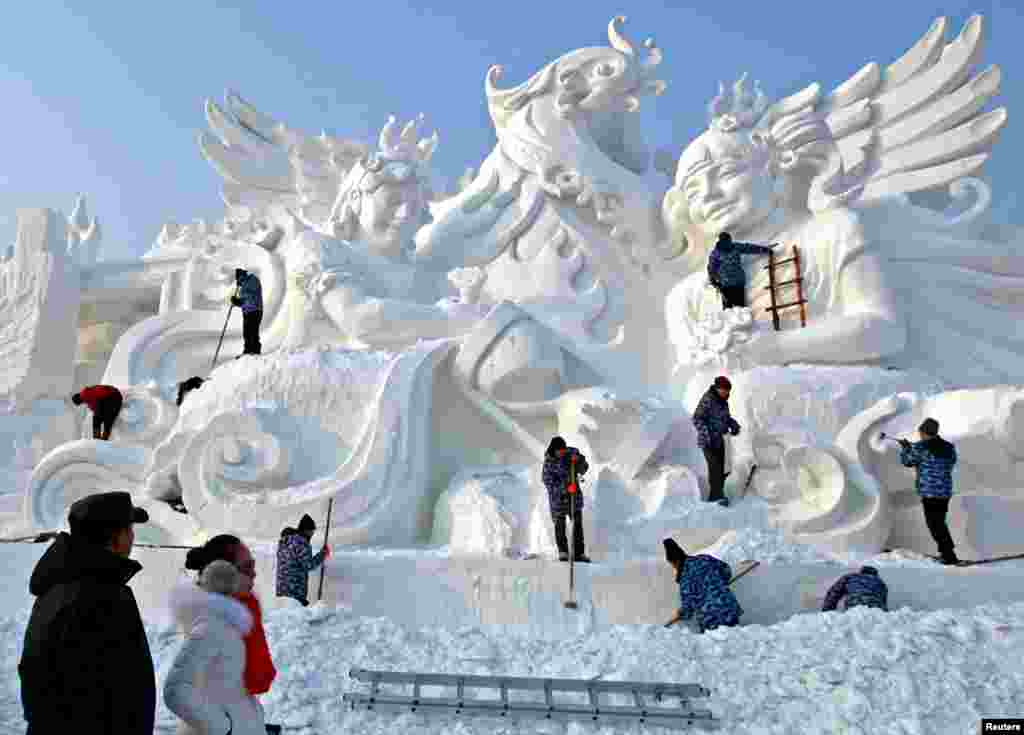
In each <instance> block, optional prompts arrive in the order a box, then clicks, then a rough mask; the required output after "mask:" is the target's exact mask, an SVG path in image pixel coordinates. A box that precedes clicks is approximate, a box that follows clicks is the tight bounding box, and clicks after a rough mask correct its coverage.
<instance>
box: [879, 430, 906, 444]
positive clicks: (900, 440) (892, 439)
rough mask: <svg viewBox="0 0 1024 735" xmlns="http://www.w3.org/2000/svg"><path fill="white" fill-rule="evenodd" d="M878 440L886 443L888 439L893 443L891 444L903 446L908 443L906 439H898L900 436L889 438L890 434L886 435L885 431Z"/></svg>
mask: <svg viewBox="0 0 1024 735" xmlns="http://www.w3.org/2000/svg"><path fill="white" fill-rule="evenodd" d="M878 438H879V439H882V440H883V441H884V440H885V439H888V440H889V441H891V442H897V443H898V444H902V443H903V442H905V441H907V440H906V439H901V438H900V437H898V436H889V435H888V434H886V433H885V432H884V431H883V432H882V433H880V434H879V435H878Z"/></svg>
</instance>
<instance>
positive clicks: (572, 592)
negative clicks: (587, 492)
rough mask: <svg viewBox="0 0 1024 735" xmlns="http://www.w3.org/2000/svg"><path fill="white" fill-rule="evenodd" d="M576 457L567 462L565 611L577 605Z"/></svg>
mask: <svg viewBox="0 0 1024 735" xmlns="http://www.w3.org/2000/svg"><path fill="white" fill-rule="evenodd" d="M577 489H578V488H577V487H576V455H575V454H574V455H572V457H571V458H570V460H569V487H568V488H567V490H568V491H569V505H570V509H569V534H570V535H569V599H568V600H566V602H565V608H566V609H567V610H578V609H579V605H577V604H576V576H575V570H574V566H575V561H576V522H577V520H578V519H577V518H576V491H577Z"/></svg>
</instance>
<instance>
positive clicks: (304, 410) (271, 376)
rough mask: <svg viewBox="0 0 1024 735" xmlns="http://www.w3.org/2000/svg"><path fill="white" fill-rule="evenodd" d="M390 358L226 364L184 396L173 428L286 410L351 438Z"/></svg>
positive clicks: (304, 357)
mask: <svg viewBox="0 0 1024 735" xmlns="http://www.w3.org/2000/svg"><path fill="white" fill-rule="evenodd" d="M394 359H395V356H394V355H391V354H389V353H385V352H365V351H349V350H328V349H320V350H305V351H303V352H291V353H287V352H282V353H275V354H272V355H264V356H262V357H261V358H260V359H259V360H252V359H241V360H232V361H229V362H225V363H223V364H221V365H220V366H218V367H217V369H216V370H214V371H213V373H212V374H211V375H210V378H209V380H207V381H206V382H205V383H203V385H202V387H201V388H200V389H199V390H196V391H192V392H191V393H189V394H188V397H187V398H186V399H185V403H184V404H183V405H182V413H181V417H180V418H179V420H178V425H177V427H175V428H176V431H189V430H192V431H195V430H198V429H200V428H202V427H203V426H205V425H206V424H207V423H208V422H209V421H210V420H211V419H212V418H214V417H215V416H217V415H219V414H222V413H227V412H243V413H244V412H246V411H252V410H261V409H262V410H263V411H265V412H268V413H269V412H271V411H273V412H275V413H278V412H279V411H280V409H281V408H282V407H287V412H288V414H289V415H291V416H293V417H294V416H312V417H317V418H320V419H322V420H324V421H325V422H327V423H330V422H331V420H332V419H333V423H330V425H329V426H327V427H325V428H326V429H327V430H328V431H332V430H334V429H336V431H332V433H338V434H342V435H351V434H352V433H353V429H354V428H356V427H359V426H362V425H363V424H364V423H365V422H366V417H365V416H364V413H365V412H366V411H367V410H370V409H371V408H372V407H373V406H374V404H375V401H374V398H375V397H376V395H377V393H378V392H379V390H380V383H381V380H382V379H383V378H384V375H385V373H386V371H387V367H388V365H390V364H391V362H392V361H393V360H394ZM282 420H283V417H282Z"/></svg>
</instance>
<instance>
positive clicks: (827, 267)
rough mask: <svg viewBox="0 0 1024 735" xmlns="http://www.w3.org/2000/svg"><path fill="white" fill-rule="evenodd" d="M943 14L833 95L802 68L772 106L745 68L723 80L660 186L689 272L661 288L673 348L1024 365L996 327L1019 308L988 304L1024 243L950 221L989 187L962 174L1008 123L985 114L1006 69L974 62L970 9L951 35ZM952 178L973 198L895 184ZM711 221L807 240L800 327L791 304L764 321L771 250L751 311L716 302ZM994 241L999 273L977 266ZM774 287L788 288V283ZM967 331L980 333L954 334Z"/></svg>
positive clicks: (983, 372) (760, 235)
mask: <svg viewBox="0 0 1024 735" xmlns="http://www.w3.org/2000/svg"><path fill="white" fill-rule="evenodd" d="M945 25H946V24H945V20H944V19H940V20H938V21H936V22H935V23H934V24H933V25H932V27H931V29H930V30H929V31H928V33H927V34H926V35H925V37H924V38H922V39H921V41H919V42H918V44H916V45H915V46H914V47H913V48H911V49H910V50H909V51H908V52H907V53H906V54H905V55H904V56H903V57H902V58H900V59H899V60H897V61H896V62H895V63H893V64H892V65H890V66H889V67H887V68H886V69H884V70H883V69H882V68H881V67H879V65H878V64H875V63H871V64H868V65H867V66H865V67H864V68H863V69H861V70H860V71H859V72H858V73H857V74H855V75H854V76H853V77H851V78H850V79H849V80H848V81H846V82H845V83H843V84H842V85H840V86H839V87H837V88H836V89H835V90H834V91H833V92H832V93H831V94H830V95H828V96H825V95H823V94H822V92H821V87H820V86H819V85H818V84H813V85H811V86H809V87H807V88H806V89H804V90H802V91H800V92H798V93H796V94H794V95H792V96H790V97H787V98H785V99H783V100H780V101H778V102H776V103H775V104H772V105H769V104H768V103H767V100H766V99H765V97H764V94H763V93H762V92H761V91H760V88H759V87H757V86H756V85H755V86H754V88H753V89H751V88H750V86H749V85H748V84H747V83H746V79H745V78H742V79H740V81H739V82H737V83H736V84H735V85H734V87H733V89H732V90H731V92H727V91H726V90H725V88H724V87H722V89H721V92H720V94H719V95H718V96H717V97H716V98H715V99H714V100H713V101H712V103H711V105H710V108H709V111H710V118H711V123H710V126H709V128H708V130H707V132H705V133H704V134H703V135H701V136H700V137H699V138H698V139H697V140H696V141H694V142H693V143H692V144H691V145H690V146H689V147H688V148H687V150H686V151H685V152H684V153H683V155H682V157H681V158H680V160H679V165H678V168H677V171H676V178H675V185H674V187H673V188H672V189H671V190H670V191H669V192H668V193H667V194H666V196H665V201H664V216H665V218H666V221H667V222H668V224H669V226H670V228H671V229H672V232H673V237H674V238H675V240H676V241H677V242H678V244H679V245H680V247H685V248H686V253H685V256H686V258H687V260H688V261H689V262H690V264H691V267H692V268H693V269H694V270H695V271H696V272H694V273H693V274H692V275H690V276H689V277H688V278H687V279H685V280H684V281H683V282H682V283H681V284H679V286H677V287H676V289H675V290H674V291H673V293H672V295H671V296H670V297H669V300H668V303H667V304H666V317H667V318H668V320H669V324H670V329H672V332H673V334H672V337H673V341H674V342H675V344H676V347H677V351H678V359H679V361H680V362H681V363H683V364H685V365H701V364H705V365H719V366H721V365H725V366H728V367H730V368H732V369H734V370H736V369H744V368H747V367H750V366H753V365H785V364H792V363H813V364H854V363H871V364H888V365H898V366H900V367H904V368H913V367H918V368H921V369H923V370H926V371H929V372H932V373H933V374H938V375H941V377H943V378H945V379H946V380H948V381H950V382H952V383H955V384H960V385H965V384H974V383H977V382H978V381H981V382H991V381H992V380H1000V379H1004V377H1005V376H1006V375H1007V374H1010V373H1019V372H1020V369H1021V368H1022V367H1024V362H1022V361H1021V356H1022V354H1024V351H1022V349H1021V348H1022V343H1021V342H1020V338H1019V337H1015V338H1010V339H1007V338H1006V335H1008V334H1010V333H1011V331H1014V330H1009V329H1008V327H1009V326H1010V324H1011V323H1012V322H1014V321H1015V320H1016V318H1017V317H1018V314H1017V311H1016V307H1013V306H1010V305H1005V306H1003V307H1002V308H999V309H996V308H994V306H993V300H994V299H995V298H996V297H997V296H996V292H997V290H999V289H1005V288H1011V289H1019V288H1021V285H1022V284H1024V280H1021V279H1020V278H1021V277H1022V276H1024V259H1021V257H1020V255H1019V254H1018V253H1015V252H1014V251H1013V249H1012V248H1009V247H998V246H995V245H994V244H992V243H983V242H978V241H976V240H972V239H967V238H964V237H962V236H957V235H958V234H959V232H960V230H958V228H960V227H961V226H962V225H963V224H965V223H967V222H969V221H970V220H972V219H974V218H976V217H977V216H978V215H980V214H981V212H982V211H983V210H984V209H985V207H986V206H987V203H988V199H989V197H988V193H987V190H986V186H985V184H983V183H982V182H980V181H978V180H976V179H969V178H965V177H969V176H970V175H972V174H974V173H975V172H977V171H978V170H979V169H980V167H981V166H982V164H983V163H984V162H985V160H986V159H987V158H988V153H987V151H988V149H989V148H990V147H991V146H992V144H993V143H994V141H995V139H996V137H997V135H998V133H999V131H1000V130H1001V129H1002V127H1003V126H1004V125H1005V122H1006V119H1007V115H1006V110H1005V109H1003V108H999V109H996V110H993V111H991V112H985V113H982V112H980V111H981V110H982V108H983V107H984V105H985V104H986V102H988V100H989V99H991V98H992V96H994V95H995V94H996V92H997V91H998V87H999V81H1000V72H999V69H998V67H990V68H989V69H987V70H985V71H983V72H981V73H980V74H976V75H975V74H973V67H974V65H975V64H977V63H978V62H979V61H980V59H981V46H982V43H981V41H982V21H981V18H980V17H977V16H975V17H973V18H971V19H970V20H969V21H968V22H967V23H966V24H965V26H964V28H963V30H962V31H961V33H960V35H959V36H958V37H957V38H956V39H955V40H954V41H952V42H951V43H949V44H945V43H944V42H943V41H944V33H945ZM946 185H950V191H951V193H952V194H953V195H954V197H956V198H960V199H962V198H965V196H966V192H968V191H974V192H977V193H978V198H979V202H978V204H977V205H976V206H975V207H973V208H972V209H971V210H970V211H969V212H965V213H962V214H961V215H959V216H957V217H949V218H944V217H940V216H937V215H936V214H935V213H934V212H931V211H929V210H925V209H923V208H921V207H917V206H914V205H913V204H911V203H910V200H909V199H908V198H907V196H906V195H907V194H912V193H915V192H922V191H935V190H938V189H940V188H941V187H944V186H946ZM721 231H730V232H731V233H732V234H733V235H734V237H736V239H739V240H750V241H758V242H779V243H784V244H787V246H788V245H789V244H797V245H799V246H800V248H801V255H802V258H803V262H804V266H805V270H804V272H803V273H802V274H801V275H802V277H803V279H804V280H803V285H804V294H805V298H807V300H808V304H807V313H808V325H807V327H806V328H804V329H800V328H794V323H793V317H794V316H795V311H793V310H790V311H789V312H788V313H787V312H783V313H782V316H783V317H784V321H783V323H784V326H785V327H786V328H784V329H783V331H779V332H776V331H773V330H772V329H771V328H770V326H769V323H770V313H769V312H768V311H766V306H767V305H768V303H769V290H768V273H767V270H766V269H765V268H764V265H765V262H766V259H764V258H758V259H754V258H751V259H748V261H747V264H746V267H747V270H748V281H747V289H748V294H749V303H750V304H751V307H750V315H746V314H736V315H729V316H728V317H726V318H723V317H722V316H721V314H720V312H721V305H720V301H719V299H718V296H717V294H716V293H715V292H714V291H713V290H712V289H710V288H706V287H705V283H706V280H705V279H706V276H705V274H704V267H703V266H704V263H705V261H706V256H707V252H708V249H709V247H710V245H711V244H712V243H713V242H714V240H715V239H716V238H717V235H718V233H719V232H721ZM926 243H927V244H926ZM939 253H941V254H942V256H943V257H942V258H938V257H936V256H937V255H938V254H939ZM993 256H998V257H1000V258H1003V257H1005V258H1007V259H1008V260H1007V261H1006V262H1005V263H1004V264H1003V269H1002V270H1001V271H999V272H1002V273H1005V274H1006V275H1005V276H1003V277H994V276H992V275H991V271H990V270H988V267H987V266H986V265H983V264H985V263H988V264H992V263H993V261H994V258H993ZM1007 268H1008V269H1009V270H1007ZM911 274H912V275H911ZM1009 276H1013V277H1014V278H1009ZM940 283H941V284H942V286H941V287H940V286H939V284H940ZM905 284H913V288H909V289H908V288H907V287H906V285H905ZM939 292H941V293H939ZM781 293H784V294H786V296H783V297H782V298H781V299H780V301H782V302H786V301H791V300H792V299H791V298H789V295H792V294H794V293H795V291H793V290H791V289H790V290H785V291H783V292H781ZM785 317H789V318H785ZM796 326H797V327H798V326H799V324H798V323H797V324H796ZM1014 333H1015V332H1014ZM968 336H969V338H970V341H972V342H976V343H977V344H978V346H977V347H974V348H972V349H971V350H962V351H961V350H951V349H950V342H951V341H952V340H954V339H961V338H966V337H968Z"/></svg>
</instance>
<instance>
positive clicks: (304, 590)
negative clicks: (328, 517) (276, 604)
mask: <svg viewBox="0 0 1024 735" xmlns="http://www.w3.org/2000/svg"><path fill="white" fill-rule="evenodd" d="M315 532H316V523H315V522H314V521H313V519H312V518H310V517H309V516H308V515H304V516H302V519H301V520H300V521H299V527H298V528H297V529H295V528H286V529H284V530H283V531H281V540H280V541H278V543H277V596H278V597H290V598H292V599H293V600H298V601H299V602H301V603H302V605H303V607H306V606H308V605H309V573H310V572H311V571H313V570H314V569H316V568H317V567H318V566H320V565H321V564H323V563H324V562H325V561H326V560H327V559H329V558H330V556H331V547H329V546H328V545H327V544H324V547H323V548H322V549H320V551H319V552H318V553H316V554H314V553H313V545H312V543H311V542H312V540H313V534H314V533H315Z"/></svg>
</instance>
